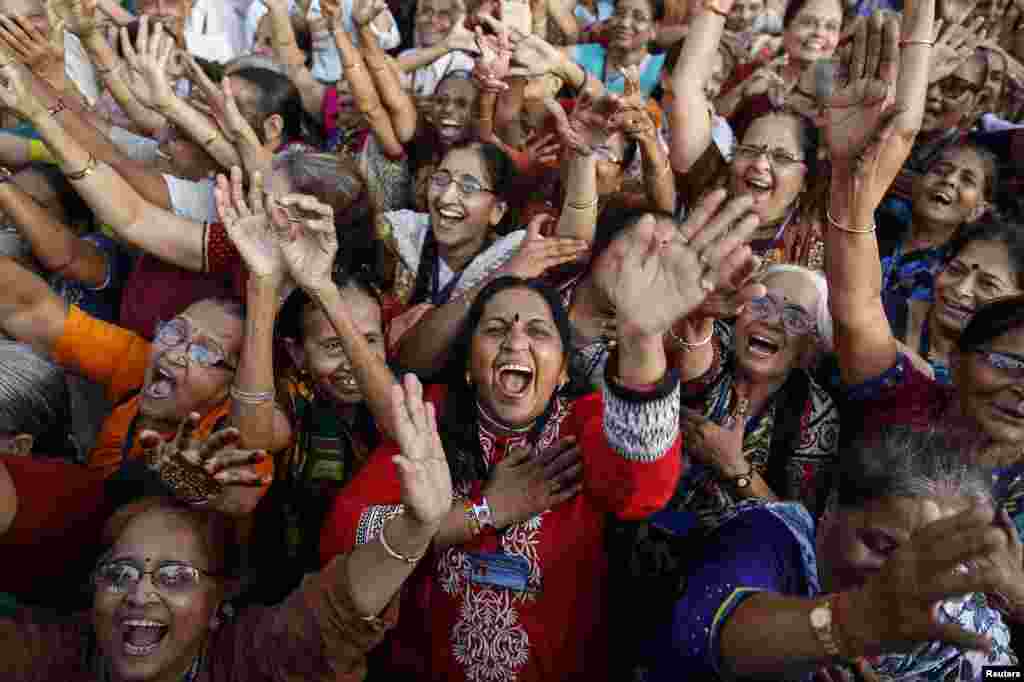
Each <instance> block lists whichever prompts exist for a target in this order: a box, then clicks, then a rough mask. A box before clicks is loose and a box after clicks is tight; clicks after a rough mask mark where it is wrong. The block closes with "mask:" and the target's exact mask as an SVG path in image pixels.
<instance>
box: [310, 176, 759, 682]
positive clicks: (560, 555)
mask: <svg viewBox="0 0 1024 682" xmlns="http://www.w3.org/2000/svg"><path fill="white" fill-rule="evenodd" d="M723 200H724V195H723V194H721V193H719V194H716V195H715V196H713V197H712V198H711V199H710V200H709V201H708V202H707V203H706V204H704V205H703V206H702V207H701V208H700V209H698V210H697V211H695V212H694V215H693V216H692V217H691V219H690V220H689V221H688V222H687V223H686V224H684V225H682V226H678V225H677V224H675V223H674V222H672V221H669V220H661V221H656V220H655V219H654V218H653V217H648V218H646V219H645V220H644V221H643V222H642V223H641V226H642V229H640V230H638V231H637V239H635V240H634V241H633V242H632V243H631V244H630V246H629V248H628V249H625V250H623V251H622V252H620V253H619V254H618V257H617V260H616V263H615V266H614V270H615V276H614V277H613V278H612V279H614V280H615V281H616V284H617V286H615V287H613V290H614V291H615V301H614V303H615V306H616V308H617V310H618V311H620V312H619V317H618V323H619V343H618V346H617V353H616V355H615V356H614V357H613V358H612V359H611V360H610V361H609V363H608V367H607V370H606V382H605V388H604V389H603V391H602V393H600V394H598V393H592V394H589V395H587V396H585V397H582V398H578V399H576V400H570V399H569V398H568V397H566V396H565V392H564V390H563V389H564V387H565V385H567V383H568V381H569V378H570V377H569V367H570V360H571V358H570V357H569V356H570V352H571V351H570V349H571V347H572V346H571V342H572V339H571V331H570V324H569V320H568V316H567V314H566V312H565V310H564V308H563V307H562V305H561V303H560V302H559V300H558V297H557V294H555V293H554V292H553V291H551V290H550V289H548V288H547V287H546V286H544V285H543V284H540V283H537V282H527V281H524V280H522V279H519V278H514V277H506V278H500V279H497V280H495V281H493V282H492V283H490V284H489V285H488V286H487V287H486V288H485V289H484V290H483V291H482V292H481V293H480V295H479V296H477V297H476V299H475V300H474V301H473V303H472V305H471V307H470V312H469V315H468V319H467V320H466V321H465V323H464V324H463V325H462V326H461V330H460V333H459V335H458V338H457V340H456V343H455V347H454V348H453V350H452V353H451V354H450V356H449V358H450V359H449V368H448V372H447V374H448V375H452V376H457V377H458V378H459V380H458V381H453V382H452V383H451V385H450V386H449V387H447V388H445V387H443V386H435V387H432V388H431V390H430V391H428V396H429V397H430V399H431V400H432V401H433V402H435V404H437V405H438V406H439V407H438V408H437V409H438V413H439V414H440V420H441V422H440V423H441V425H442V427H441V431H442V437H441V440H442V442H443V443H445V450H446V452H447V453H449V457H450V462H451V466H452V470H453V472H454V481H455V486H456V489H457V491H458V500H457V501H456V503H455V504H454V505H453V507H452V509H451V511H450V512H449V514H448V516H447V517H446V519H445V522H444V526H443V529H442V531H441V534H440V536H439V537H438V538H437V539H436V541H435V545H434V548H433V550H432V552H431V555H430V558H429V570H425V571H423V572H422V573H420V574H419V578H418V579H417V581H416V583H415V585H414V586H412V588H411V589H410V590H408V591H407V593H406V594H407V598H408V599H409V603H410V606H411V607H412V610H411V611H407V612H406V613H408V614H412V615H410V616H409V618H408V619H406V620H404V621H403V623H404V624H405V625H407V626H408V627H403V628H402V630H401V632H399V633H397V637H396V640H395V651H394V655H392V656H391V657H390V659H389V666H390V669H389V671H388V672H389V674H390V675H391V676H390V677H389V679H394V680H401V679H420V680H455V681H458V680H468V681H474V682H475V681H478V680H479V681H481V682H482V681H484V680H489V679H495V678H496V677H497V676H499V675H500V677H501V678H502V679H518V680H521V681H522V682H534V681H539V680H553V679H558V680H583V679H586V680H600V679H605V678H606V676H607V664H608V658H607V652H608V640H607V630H606V628H607V621H606V619H605V614H604V611H605V607H604V600H603V597H602V595H604V593H605V565H606V558H605V556H604V540H603V529H604V526H605V523H606V518H607V515H608V514H609V513H614V514H616V515H619V516H621V517H628V518H636V517H640V516H644V515H646V514H649V513H651V512H652V511H654V510H656V509H658V508H659V507H660V506H662V505H663V504H664V503H665V502H666V501H667V500H668V496H669V495H671V493H672V492H673V491H674V490H675V486H676V481H677V480H678V477H679V473H680V470H681V468H682V466H683V461H682V459H681V457H680V455H679V451H678V448H679V429H678V418H679V417H678V409H679V402H678V400H679V396H678V379H677V377H676V374H675V372H674V371H671V370H669V369H668V366H667V362H666V358H665V354H664V349H663V344H662V341H661V338H660V335H661V334H663V333H664V332H665V331H666V330H667V329H668V326H669V325H670V324H671V322H672V321H673V320H674V319H676V318H677V317H679V316H682V315H686V314H688V313H689V312H690V311H691V310H692V309H693V308H694V307H696V306H697V305H699V304H700V303H701V302H702V301H703V300H704V298H705V297H706V295H707V290H708V289H710V288H713V287H714V286H715V283H716V282H720V281H731V279H732V277H733V276H734V275H735V273H736V272H737V269H738V268H741V267H744V266H746V265H747V264H748V261H749V256H750V252H749V251H748V250H747V249H746V247H744V246H742V241H743V240H744V239H746V238H747V237H748V236H749V234H750V232H751V231H752V229H753V225H754V224H755V223H756V219H754V218H752V217H749V216H746V217H745V215H744V214H746V212H747V211H748V210H749V205H750V204H749V201H747V200H740V201H734V202H731V203H729V204H728V205H726V206H725V207H724V208H723V207H722V203H723ZM730 227H734V228H735V229H734V230H733V231H732V232H731V233H729V234H728V236H724V235H725V231H726V230H727V229H729V228H730ZM702 255H703V257H704V259H705V260H706V261H707V266H706V269H705V270H704V275H703V277H702V276H701V274H700V273H701V265H700V258H701V257H702ZM394 453H395V446H394V445H393V444H390V443H388V444H385V445H384V446H382V447H381V448H379V449H378V450H377V451H376V452H375V453H374V455H373V456H372V457H371V459H370V461H369V463H368V464H367V466H366V467H365V468H364V469H363V470H362V471H361V472H360V474H359V475H358V476H357V477H356V479H355V480H354V481H353V482H352V483H351V484H350V485H349V486H348V487H347V488H346V489H345V491H344V492H343V494H342V495H339V496H338V497H337V498H336V502H335V507H334V510H333V512H332V514H331V516H330V517H329V518H328V521H327V523H326V524H325V526H324V535H323V538H322V541H321V552H322V553H323V555H324V556H325V557H331V556H333V555H335V554H337V553H339V552H346V551H349V550H350V549H351V548H352V547H354V546H357V545H362V544H365V543H367V542H371V541H373V540H374V539H376V538H377V536H378V535H379V534H380V532H381V530H380V529H381V527H382V525H383V524H384V523H386V522H387V519H388V518H390V517H391V516H392V515H393V514H396V513H400V511H401V506H400V498H399V495H398V492H399V489H398V487H397V480H396V477H395V469H394V465H393V464H392V463H391V458H392V456H393V454H394ZM409 558H410V559H412V557H409ZM581 566H586V567H587V570H584V571H581V570H580V567H581ZM413 604H415V606H414V607H413Z"/></svg>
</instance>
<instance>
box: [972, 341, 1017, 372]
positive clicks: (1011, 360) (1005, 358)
mask: <svg viewBox="0 0 1024 682" xmlns="http://www.w3.org/2000/svg"><path fill="white" fill-rule="evenodd" d="M974 352H975V353H977V354H978V355H980V356H981V359H982V360H984V361H985V364H986V365H988V366H989V367H991V368H992V369H997V370H999V371H1000V372H1003V373H1004V374H1006V375H1007V376H1009V377H1011V378H1013V379H1024V357H1021V356H1019V355H1013V354H1012V353H1002V352H1000V351H997V350H987V349H985V348H979V349H977V350H975V351H974Z"/></svg>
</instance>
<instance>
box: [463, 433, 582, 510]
mask: <svg viewBox="0 0 1024 682" xmlns="http://www.w3.org/2000/svg"><path fill="white" fill-rule="evenodd" d="M582 489H583V463H582V462H581V460H580V448H579V445H578V444H577V443H576V439H575V438H574V437H572V436H569V437H566V438H562V439H559V440H558V441H556V442H555V443H554V444H553V445H551V446H550V447H548V448H547V449H546V450H542V451H540V452H537V451H536V450H531V449H527V448H512V449H510V450H509V453H508V455H506V456H505V459H503V460H501V461H500V462H498V463H497V464H496V465H494V467H493V468H492V469H491V478H490V480H489V481H488V482H487V484H486V485H485V486H484V490H483V493H484V495H485V496H486V497H487V503H488V504H489V505H490V507H491V511H492V512H493V514H494V521H495V525H496V526H498V527H499V528H504V527H506V526H509V525H511V524H513V523H518V522H521V521H526V520H527V519H530V518H533V517H534V516H536V515H537V514H540V513H541V512H545V511H547V510H548V509H553V508H554V507H557V506H558V505H560V504H561V503H563V502H565V501H567V500H570V499H572V498H573V497H575V496H576V495H577V494H578V493H579V492H580V491H581V490H582Z"/></svg>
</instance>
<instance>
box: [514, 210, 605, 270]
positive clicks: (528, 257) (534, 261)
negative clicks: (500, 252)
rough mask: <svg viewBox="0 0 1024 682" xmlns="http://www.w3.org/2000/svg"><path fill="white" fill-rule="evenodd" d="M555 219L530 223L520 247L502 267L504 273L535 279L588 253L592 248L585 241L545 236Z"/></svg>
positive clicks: (541, 217) (544, 217) (543, 218)
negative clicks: (546, 226) (543, 231)
mask: <svg viewBox="0 0 1024 682" xmlns="http://www.w3.org/2000/svg"><path fill="white" fill-rule="evenodd" d="M551 220H552V218H551V216H549V215H545V214H540V215H538V216H535V217H534V218H533V220H531V221H530V224H529V225H528V226H527V228H526V237H525V238H524V239H523V241H522V242H521V243H520V244H519V248H518V249H516V252H515V254H514V255H513V256H512V257H511V258H510V259H509V260H508V262H506V263H505V264H504V265H503V266H501V272H502V274H505V275H514V276H516V277H522V278H523V279H534V278H536V277H540V276H541V275H543V274H544V273H545V272H547V271H548V270H549V269H551V268H553V267H556V266H559V265H563V264H565V263H571V262H572V261H574V260H576V259H577V258H579V257H580V256H582V255H583V254H584V253H586V252H587V249H588V248H589V247H590V245H589V244H588V243H587V242H585V241H583V240H582V239H571V238H568V237H545V236H544V235H542V234H541V230H542V229H543V227H544V225H545V224H547V223H548V222H550V221H551Z"/></svg>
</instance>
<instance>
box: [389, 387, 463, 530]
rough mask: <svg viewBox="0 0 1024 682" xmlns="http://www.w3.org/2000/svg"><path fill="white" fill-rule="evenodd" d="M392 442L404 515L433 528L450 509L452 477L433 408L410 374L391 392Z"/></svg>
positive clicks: (421, 388)
mask: <svg viewBox="0 0 1024 682" xmlns="http://www.w3.org/2000/svg"><path fill="white" fill-rule="evenodd" d="M391 401H392V406H393V407H394V410H393V412H394V414H395V439H396V440H397V441H398V446H399V448H401V454H398V455H395V456H394V457H393V458H392V461H393V462H394V463H395V466H396V467H397V469H398V481H399V483H400V484H401V486H402V504H404V505H405V513H406V514H407V515H408V516H410V517H412V518H414V519H416V520H417V521H419V522H420V523H422V524H424V525H427V526H436V525H439V524H440V523H441V520H442V519H443V518H444V517H445V515H446V514H448V512H449V511H451V508H452V477H451V471H450V470H449V468H448V458H447V457H445V453H444V447H443V446H442V445H441V436H440V435H439V434H438V432H437V415H436V414H435V411H434V406H433V404H431V403H429V402H426V401H424V400H423V386H421V385H420V382H419V380H418V379H417V378H416V377H415V375H413V374H406V375H405V378H404V379H403V380H402V383H401V384H395V386H394V387H393V388H392V389H391Z"/></svg>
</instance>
